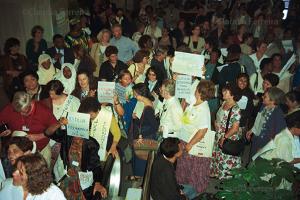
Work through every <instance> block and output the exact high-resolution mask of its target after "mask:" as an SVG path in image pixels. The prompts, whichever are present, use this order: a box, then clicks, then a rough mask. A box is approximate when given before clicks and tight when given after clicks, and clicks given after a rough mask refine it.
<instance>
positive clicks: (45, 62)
mask: <svg viewBox="0 0 300 200" xmlns="http://www.w3.org/2000/svg"><path fill="white" fill-rule="evenodd" d="M42 66H43V67H44V68H45V69H49V68H50V66H51V61H50V59H48V60H46V61H44V62H42Z"/></svg>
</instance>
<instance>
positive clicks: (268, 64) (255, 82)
mask: <svg viewBox="0 0 300 200" xmlns="http://www.w3.org/2000/svg"><path fill="white" fill-rule="evenodd" d="M259 68H260V70H259V71H257V72H256V73H254V74H252V75H251V76H250V87H251V89H252V91H253V92H254V94H255V95H257V94H259V93H261V94H263V93H264V90H263V77H264V76H265V75H266V74H268V73H271V72H272V60H271V59H270V58H264V59H262V61H261V63H260V67H259Z"/></svg>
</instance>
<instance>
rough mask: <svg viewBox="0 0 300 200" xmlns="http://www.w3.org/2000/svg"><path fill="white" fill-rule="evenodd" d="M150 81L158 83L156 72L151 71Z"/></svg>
mask: <svg viewBox="0 0 300 200" xmlns="http://www.w3.org/2000/svg"><path fill="white" fill-rule="evenodd" d="M148 79H149V81H156V74H155V72H154V71H151V70H150V71H149V73H148Z"/></svg>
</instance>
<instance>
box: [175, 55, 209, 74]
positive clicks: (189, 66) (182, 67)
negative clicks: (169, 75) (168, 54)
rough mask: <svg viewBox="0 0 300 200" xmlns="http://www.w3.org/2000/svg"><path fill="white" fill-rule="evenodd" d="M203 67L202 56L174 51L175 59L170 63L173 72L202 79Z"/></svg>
mask: <svg viewBox="0 0 300 200" xmlns="http://www.w3.org/2000/svg"><path fill="white" fill-rule="evenodd" d="M203 67H204V56H203V55H198V54H192V53H184V52H178V51H175V57H174V61H173V63H172V70H173V72H177V73H180V74H186V75H190V76H196V77H203V71H204V70H203Z"/></svg>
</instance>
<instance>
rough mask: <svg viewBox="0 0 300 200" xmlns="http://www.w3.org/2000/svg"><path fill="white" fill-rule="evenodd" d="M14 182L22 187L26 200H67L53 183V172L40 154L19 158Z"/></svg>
mask: <svg viewBox="0 0 300 200" xmlns="http://www.w3.org/2000/svg"><path fill="white" fill-rule="evenodd" d="M13 182H14V184H15V185H20V186H22V188H23V199H25V200H44V199H47V200H66V198H65V196H64V194H63V192H62V191H61V190H60V189H59V188H58V187H57V186H56V185H54V184H53V183H52V176H51V172H50V170H49V168H48V167H47V163H46V161H45V159H44V158H43V156H42V155H41V154H39V153H35V154H29V155H24V156H21V157H19V158H18V160H17V162H16V171H15V172H14V173H13Z"/></svg>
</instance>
